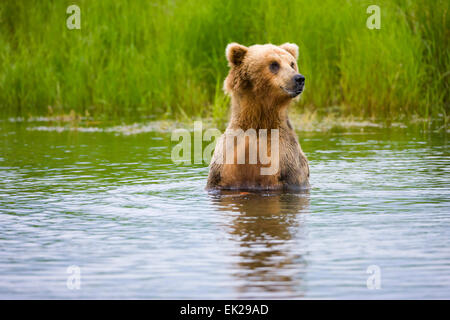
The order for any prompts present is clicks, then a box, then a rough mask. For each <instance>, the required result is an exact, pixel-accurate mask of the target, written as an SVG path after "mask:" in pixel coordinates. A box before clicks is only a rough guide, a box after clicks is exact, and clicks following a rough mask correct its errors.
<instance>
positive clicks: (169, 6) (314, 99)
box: [0, 0, 450, 119]
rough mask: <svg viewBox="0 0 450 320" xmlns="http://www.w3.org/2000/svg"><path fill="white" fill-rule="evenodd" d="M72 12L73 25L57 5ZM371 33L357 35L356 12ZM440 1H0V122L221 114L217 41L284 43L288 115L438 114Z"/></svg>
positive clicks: (445, 79) (443, 39)
mask: <svg viewBox="0 0 450 320" xmlns="http://www.w3.org/2000/svg"><path fill="white" fill-rule="evenodd" d="M73 3H75V4H77V5H79V6H80V8H81V30H68V29H67V28H66V19H67V17H68V15H67V14H66V8H67V6H69V5H70V4H73ZM371 4H377V5H379V6H380V8H381V29H380V30H369V29H368V28H366V19H367V17H368V16H369V15H368V14H367V13H366V8H367V6H368V5H371ZM448 8H449V2H448V1H446V0H436V1H427V0H417V1H412V0H396V1H381V0H380V1H375V0H372V1H365V0H363V1H329V0H323V1H317V2H316V1H310V0H308V1H307V0H258V1H256V0H246V1H242V0H230V1H226V0H213V1H204V0H183V1H178V0H172V1H162V0H153V1H148V0H147V1H144V0H143V1H125V0H123V1H122V0H96V1H92V0H91V1H88V0H85V1H83V0H79V1H76V0H75V1H65V0H61V1H57V0H55V1H38V0H36V1H32V0H29V1H25V0H6V1H2V2H0V108H1V110H2V112H1V115H5V116H27V115H48V114H65V113H69V112H70V111H71V110H74V111H75V112H76V113H78V114H82V115H84V114H90V115H93V116H95V117H107V118H118V117H129V118H139V117H192V116H214V117H216V118H222V117H224V116H225V114H226V108H227V105H228V104H227V102H228V101H227V99H226V98H225V97H224V96H223V93H222V91H221V83H222V81H223V79H224V77H225V76H226V74H227V63H226V60H225V56H224V50H225V46H226V44H227V43H229V42H231V41H236V42H239V43H242V44H245V45H251V44H254V43H268V42H271V43H275V44H280V43H283V42H287V41H288V42H295V43H297V44H298V45H299V46H300V58H299V66H300V70H301V72H302V73H303V74H304V75H305V76H306V79H307V80H306V90H305V93H304V96H303V98H302V99H301V101H300V102H299V104H298V106H297V107H298V108H308V109H311V110H315V111H318V112H319V113H320V112H322V113H326V112H327V110H329V107H330V106H334V107H335V109H336V108H337V110H339V112H340V113H342V114H343V115H355V116H363V117H376V118H386V119H397V118H402V117H410V116H420V117H436V116H441V115H443V114H446V113H448V108H449V107H448V105H449V92H450V88H449V79H450V51H449V39H450V34H449V29H450V23H449V19H450V18H449V16H448Z"/></svg>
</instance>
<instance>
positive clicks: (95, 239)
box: [0, 123, 450, 299]
mask: <svg viewBox="0 0 450 320" xmlns="http://www.w3.org/2000/svg"><path fill="white" fill-rule="evenodd" d="M30 127H33V125H32V124H31V125H25V124H23V123H15V124H9V123H3V124H2V126H1V128H2V129H1V131H0V136H1V138H0V139H1V142H0V143H1V144H0V174H1V177H2V179H1V181H0V298H32V299H34V298H50V299H53V298H64V299H65V298H174V299H178V298H193V299H197V298H206V299H216V298H217V299H219V298H220V299H229V298H368V299H381V298H383V299H391V298H412V299H415V298H425V299H427V298H447V299H449V298H450V249H449V248H450V187H449V182H450V172H449V171H450V157H449V155H450V150H449V148H448V142H447V134H446V132H445V131H440V132H434V131H430V130H422V129H420V128H413V129H400V128H397V129H396V128H391V129H381V128H368V129H367V128H366V129H365V130H360V129H358V130H346V131H342V132H339V131H335V132H328V133H321V132H318V133H300V141H301V144H302V147H303V150H304V151H305V153H306V154H307V156H308V158H309V160H310V167H311V184H312V190H311V191H310V192H309V193H303V194H289V193H255V194H253V193H242V194H236V193H234V194H233V193H232V194H221V195H218V194H209V193H207V192H206V191H205V190H204V186H205V183H206V177H207V173H208V169H207V167H205V166H200V165H197V166H177V165H174V164H172V162H171V160H170V152H171V142H170V135H169V134H168V133H141V134H135V135H122V134H117V133H114V132H76V131H64V132H57V131H35V130H29V128H30ZM73 265H75V266H78V267H79V268H80V269H79V270H80V271H81V274H80V279H81V283H80V284H81V286H80V289H79V290H71V289H69V288H68V286H67V280H68V277H70V276H71V274H70V273H67V268H68V267H69V266H73ZM373 265H375V266H377V267H378V268H379V271H380V272H379V273H378V275H379V276H380V277H379V278H378V279H379V280H380V282H379V283H380V285H381V288H380V289H369V288H368V286H367V279H368V278H369V277H371V274H369V273H367V269H368V268H369V266H373ZM377 267H375V268H377ZM375 276H377V275H373V276H372V277H375ZM70 279H72V278H70ZM69 284H73V282H70V281H69ZM369 284H371V283H369ZM369 287H371V288H373V285H372V286H369Z"/></svg>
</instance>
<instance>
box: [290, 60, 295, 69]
mask: <svg viewBox="0 0 450 320" xmlns="http://www.w3.org/2000/svg"><path fill="white" fill-rule="evenodd" d="M291 68H292V69H294V70H295V63H293V62H291Z"/></svg>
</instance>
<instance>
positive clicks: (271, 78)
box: [206, 43, 309, 190]
mask: <svg viewBox="0 0 450 320" xmlns="http://www.w3.org/2000/svg"><path fill="white" fill-rule="evenodd" d="M226 57H227V60H228V64H229V66H230V71H229V74H228V76H227V77H226V79H225V82H224V90H225V92H226V93H228V94H229V95H230V96H231V119H230V123H229V125H228V127H227V129H226V131H225V133H224V134H223V135H222V136H221V137H220V138H219V139H218V140H217V144H216V147H215V150H214V155H213V157H212V159H211V163H210V171H209V176H208V183H207V186H206V188H207V189H238V190H239V189H242V190H274V189H309V166H308V161H307V159H306V156H305V155H304V153H303V151H302V149H301V147H300V144H299V142H298V139H297V135H296V133H295V131H294V129H293V128H292V125H291V123H290V122H289V118H288V106H289V104H290V103H291V102H292V100H294V99H295V98H297V97H298V96H299V95H300V93H302V91H303V88H304V83H305V77H304V76H303V75H301V74H299V72H298V67H297V58H298V46H297V45H296V44H292V43H285V44H282V45H280V46H275V45H272V44H265V45H253V46H250V47H245V46H243V45H240V44H238V43H230V44H229V45H228V46H227V48H226ZM274 129H275V130H274ZM252 139H253V140H252ZM236 140H237V141H236ZM252 152H253V155H252ZM255 154H256V156H255ZM258 156H259V157H258ZM268 157H269V158H270V159H269V160H267V158H268ZM264 170H265V171H264Z"/></svg>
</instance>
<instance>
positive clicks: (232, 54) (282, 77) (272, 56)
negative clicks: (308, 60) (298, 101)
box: [224, 43, 305, 106]
mask: <svg viewBox="0 0 450 320" xmlns="http://www.w3.org/2000/svg"><path fill="white" fill-rule="evenodd" d="M226 57H227V60H228V64H229V66H230V72H229V74H228V76H227V78H226V79H225V83H224V90H225V92H227V93H228V94H230V95H232V96H233V95H238V96H239V97H242V96H250V98H251V99H254V100H257V101H260V102H266V103H269V104H271V105H272V106H273V105H279V104H283V103H286V102H288V101H290V100H292V99H293V98H296V97H297V96H299V95H300V93H302V91H303V88H304V84H305V77H304V76H303V75H301V74H300V73H299V72H298V66H297V58H298V46H297V45H296V44H293V43H285V44H282V45H280V46H276V45H273V44H265V45H253V46H250V47H245V46H243V45H240V44H238V43H230V44H229V45H228V46H227V48H226Z"/></svg>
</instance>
